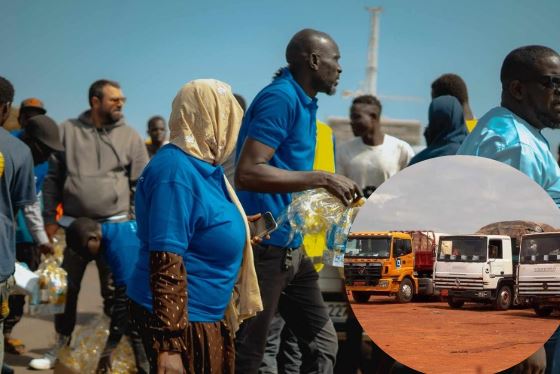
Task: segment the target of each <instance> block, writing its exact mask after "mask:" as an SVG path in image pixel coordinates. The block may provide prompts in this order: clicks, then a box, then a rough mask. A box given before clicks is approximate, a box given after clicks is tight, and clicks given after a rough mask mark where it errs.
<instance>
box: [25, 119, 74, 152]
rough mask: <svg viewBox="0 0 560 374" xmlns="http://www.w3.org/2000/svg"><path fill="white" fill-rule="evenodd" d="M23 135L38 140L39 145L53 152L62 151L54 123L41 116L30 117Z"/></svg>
mask: <svg viewBox="0 0 560 374" xmlns="http://www.w3.org/2000/svg"><path fill="white" fill-rule="evenodd" d="M25 133H26V134H27V135H29V136H30V137H33V138H35V139H37V140H39V141H40V142H41V143H43V144H44V145H46V146H47V147H49V148H50V149H52V150H53V151H61V152H62V151H64V146H63V145H62V143H61V142H60V133H59V132H58V126H57V125H56V122H54V120H53V119H52V118H51V117H49V116H45V115H43V114H40V115H38V116H34V117H31V118H30V119H29V123H28V124H27V127H26V128H25Z"/></svg>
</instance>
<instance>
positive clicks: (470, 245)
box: [437, 236, 487, 262]
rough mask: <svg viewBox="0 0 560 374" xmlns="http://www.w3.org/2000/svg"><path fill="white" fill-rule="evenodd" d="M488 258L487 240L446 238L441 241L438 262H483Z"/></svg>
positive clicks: (457, 237)
mask: <svg viewBox="0 0 560 374" xmlns="http://www.w3.org/2000/svg"><path fill="white" fill-rule="evenodd" d="M486 257H487V253H486V238H476V237H466V236H444V237H441V239H440V242H439V253H438V257H437V259H438V261H445V262H482V261H486Z"/></svg>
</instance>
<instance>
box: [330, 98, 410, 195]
mask: <svg viewBox="0 0 560 374" xmlns="http://www.w3.org/2000/svg"><path fill="white" fill-rule="evenodd" d="M380 118H381V102H379V100H378V99H377V98H376V97H375V96H372V95H363V96H358V97H356V98H355V99H354V101H352V106H351V107H350V124H351V125H352V131H353V132H354V135H356V138H355V139H353V140H350V141H349V142H347V143H345V144H343V145H341V146H340V148H339V149H338V151H337V155H336V172H337V173H339V174H342V175H344V176H346V177H348V178H350V179H352V180H353V181H354V182H356V184H357V185H358V186H360V188H362V190H363V191H364V196H366V197H368V196H369V195H371V193H372V192H373V191H375V189H376V188H377V187H379V186H380V185H381V183H383V182H385V181H386V180H387V179H389V178H390V177H391V176H393V175H394V174H396V173H397V172H399V171H400V170H402V169H404V168H405V167H406V166H407V165H408V163H409V161H410V159H411V158H412V156H414V151H413V150H412V147H411V146H410V145H409V144H408V143H406V142H404V141H402V140H400V139H397V138H395V137H393V136H391V135H387V134H385V133H384V132H383V131H382V130H381V124H380Z"/></svg>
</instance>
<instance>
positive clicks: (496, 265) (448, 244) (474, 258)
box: [434, 235, 515, 310]
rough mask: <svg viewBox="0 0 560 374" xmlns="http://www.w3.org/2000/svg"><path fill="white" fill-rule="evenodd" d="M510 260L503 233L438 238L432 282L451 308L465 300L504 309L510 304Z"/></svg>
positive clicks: (511, 276) (507, 245)
mask: <svg viewBox="0 0 560 374" xmlns="http://www.w3.org/2000/svg"><path fill="white" fill-rule="evenodd" d="M514 280H515V277H514V259H513V256H512V245H511V238H510V237H509V236H505V235H456V236H455V235H449V236H442V237H440V241H439V246H438V255H437V257H436V261H435V265H434V283H435V287H436V289H437V290H439V291H440V295H441V296H442V297H446V298H447V301H448V303H449V305H450V306H451V307H452V308H460V307H462V306H463V304H464V303H465V302H466V301H470V302H477V303H493V304H494V307H495V308H496V309H498V310H507V309H509V307H510V306H511V305H512V303H513V298H514V294H513V290H514V283H515V282H514Z"/></svg>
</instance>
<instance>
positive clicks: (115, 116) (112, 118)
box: [103, 111, 123, 123]
mask: <svg viewBox="0 0 560 374" xmlns="http://www.w3.org/2000/svg"><path fill="white" fill-rule="evenodd" d="M122 117H123V114H122V112H120V111H112V112H105V113H103V123H115V122H118V121H119V120H120V119H121V118H122Z"/></svg>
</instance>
